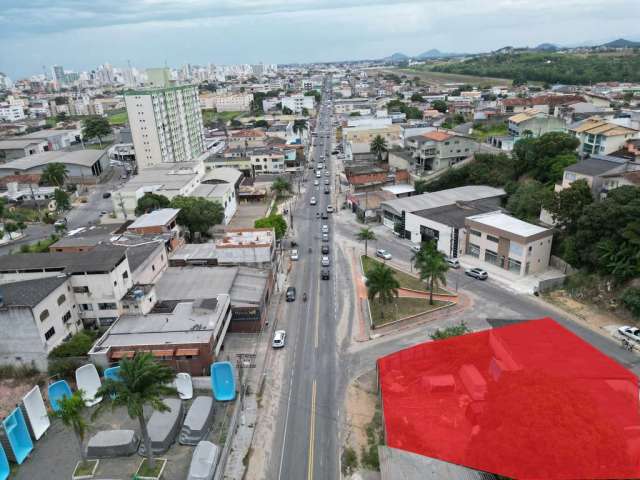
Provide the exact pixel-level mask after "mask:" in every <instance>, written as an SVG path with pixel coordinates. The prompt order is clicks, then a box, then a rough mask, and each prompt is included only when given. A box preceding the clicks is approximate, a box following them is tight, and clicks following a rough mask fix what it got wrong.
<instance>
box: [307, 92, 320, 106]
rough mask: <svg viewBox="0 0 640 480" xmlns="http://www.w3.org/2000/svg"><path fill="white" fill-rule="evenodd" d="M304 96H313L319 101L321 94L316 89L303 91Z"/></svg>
mask: <svg viewBox="0 0 640 480" xmlns="http://www.w3.org/2000/svg"><path fill="white" fill-rule="evenodd" d="M304 95H305V97H310V96H311V97H313V98H314V100H315V102H316V103H320V100H321V99H322V94H321V93H320V92H319V91H318V90H309V91H306V92H304Z"/></svg>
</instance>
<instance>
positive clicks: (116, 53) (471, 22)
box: [0, 0, 640, 78]
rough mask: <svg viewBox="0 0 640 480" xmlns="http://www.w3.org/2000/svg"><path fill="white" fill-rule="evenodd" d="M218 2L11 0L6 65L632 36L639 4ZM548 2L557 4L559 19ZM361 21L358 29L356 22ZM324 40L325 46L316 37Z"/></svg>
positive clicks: (331, 56) (337, 56)
mask: <svg viewBox="0 0 640 480" xmlns="http://www.w3.org/2000/svg"><path fill="white" fill-rule="evenodd" d="M212 7H213V4H212V2H210V1H208V0H192V1H189V2H177V1H174V0H162V1H160V0H138V1H134V2H126V4H120V3H117V2H114V1H113V0H101V1H99V2H86V3H85V4H84V5H83V4H82V2H80V4H78V2H77V1H75V2H70V1H69V0H56V1H54V2H46V3H42V2H40V1H37V0H29V1H26V2H18V1H13V0H11V1H9V2H8V3H7V4H6V6H5V11H4V12H3V16H2V17H1V18H0V32H2V33H0V39H1V40H2V42H0V71H2V72H4V73H6V74H7V75H9V76H10V77H12V78H21V77H25V76H29V75H35V74H39V73H41V72H42V66H43V65H45V66H47V68H49V69H50V67H51V65H54V64H58V65H64V66H65V68H68V69H71V70H76V71H82V70H91V69H92V68H95V66H97V65H99V64H102V63H105V62H109V63H111V64H113V65H116V66H120V67H124V66H126V65H127V62H128V61H130V62H131V63H132V64H133V65H136V66H137V67H138V68H147V67H154V66H162V65H165V64H167V65H171V66H174V67H179V66H181V65H183V64H185V63H192V64H200V65H206V64H209V63H215V64H237V63H247V64H252V63H259V62H264V63H297V62H305V63H308V62H330V61H340V60H351V59H353V60H357V59H374V58H382V57H385V56H388V55H391V54H392V53H394V52H396V51H401V52H403V53H407V54H410V55H412V54H413V55H417V54H419V53H421V52H423V51H426V50H430V49H432V48H437V49H440V50H442V51H447V52H469V53H475V52H481V51H490V50H495V49H497V48H501V47H504V46H506V45H513V46H535V45H537V44H539V43H544V42H550V43H556V44H560V45H576V44H588V43H590V44H597V43H599V42H606V41H608V40H613V39H614V38H618V37H620V36H622V37H629V38H631V39H636V38H634V37H635V35H634V33H635V31H636V28H635V25H634V18H637V16H638V14H640V5H638V4H633V5H629V2H625V1H624V0H613V1H609V2H606V1H604V0H572V1H569V2H562V5H558V4H557V2H551V0H542V2H532V1H530V0H518V1H511V2H507V1H503V2H487V1H486V0H456V1H454V2H447V3H446V4H442V2H433V1H427V2H424V1H420V2H419V1H406V2H400V3H396V4H394V5H386V4H385V3H384V2H381V1H373V2H366V3H365V2H363V1H361V0H349V1H346V2H340V3H338V2H336V1H333V0H326V1H323V2H315V3H314V4H313V5H310V4H309V3H308V2H304V1H302V0H296V1H293V2H283V1H281V0H269V1H265V2H261V3H260V5H259V6H257V5H255V4H251V3H248V2H244V1H238V0H226V1H222V2H216V6H215V10H213V9H212ZM548 9H553V11H554V12H556V14H554V15H553V17H551V18H550V17H549V16H548V15H546V12H547V11H548ZM543 12H545V13H543ZM354 19H359V21H358V22H357V24H358V25H360V26H361V27H362V28H357V29H356V28H353V21H354ZM523 26H526V28H523ZM247 29H248V30H249V31H250V32H251V35H247V34H246V32H247ZM327 32H330V34H329V35H328V34H327ZM460 32H473V35H472V36H471V37H470V36H469V35H461V34H460ZM592 32H597V33H592ZM176 38H180V39H181V42H179V43H178V42H176V41H175V39H176ZM257 39H260V41H257ZM291 39H295V41H291ZM319 42H321V43H322V45H323V49H322V51H320V50H319V49H318V48H316V47H314V45H317V43H319ZM132 45H136V48H135V49H132V48H131V46H132Z"/></svg>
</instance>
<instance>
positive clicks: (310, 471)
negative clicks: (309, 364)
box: [307, 380, 316, 480]
mask: <svg viewBox="0 0 640 480" xmlns="http://www.w3.org/2000/svg"><path fill="white" fill-rule="evenodd" d="M315 435H316V381H315V380H313V386H312V387H311V418H310V420H309V461H308V469H307V480H312V479H313V449H314V446H315Z"/></svg>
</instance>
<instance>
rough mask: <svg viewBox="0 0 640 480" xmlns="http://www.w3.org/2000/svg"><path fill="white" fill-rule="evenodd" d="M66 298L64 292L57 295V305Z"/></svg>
mask: <svg viewBox="0 0 640 480" xmlns="http://www.w3.org/2000/svg"><path fill="white" fill-rule="evenodd" d="M66 299H67V297H66V295H65V294H64V293H63V294H62V295H60V296H59V297H58V305H62V304H63V303H64V302H65V300H66Z"/></svg>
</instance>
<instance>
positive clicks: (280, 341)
mask: <svg viewBox="0 0 640 480" xmlns="http://www.w3.org/2000/svg"><path fill="white" fill-rule="evenodd" d="M286 338H287V332H285V331H284V330H276V332H275V333H274V334H273V342H271V346H272V347H273V348H282V347H284V341H285V339H286Z"/></svg>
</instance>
